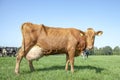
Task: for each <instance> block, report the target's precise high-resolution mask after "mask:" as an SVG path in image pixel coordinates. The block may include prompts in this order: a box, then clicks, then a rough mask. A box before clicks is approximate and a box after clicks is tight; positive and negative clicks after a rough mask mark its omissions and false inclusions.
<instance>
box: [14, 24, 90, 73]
mask: <svg viewBox="0 0 120 80" xmlns="http://www.w3.org/2000/svg"><path fill="white" fill-rule="evenodd" d="M21 30H22V34H23V42H22V48H21V49H20V51H19V53H18V56H17V58H16V68H15V73H16V74H18V72H19V66H20V62H21V60H22V58H23V57H25V56H26V54H27V53H28V51H29V50H30V49H31V48H32V47H33V46H35V45H37V46H39V47H41V48H43V49H44V50H43V54H44V55H51V54H61V53H65V54H66V67H65V69H66V70H67V69H68V63H69V62H70V64H71V71H72V72H73V71H74V56H79V55H80V54H81V53H82V51H84V50H85V49H86V47H87V44H88V43H87V42H86V41H87V40H86V39H87V38H86V36H85V35H86V33H85V32H83V31H81V30H78V29H75V28H53V27H48V26H45V25H43V24H41V25H37V24H32V23H24V24H23V25H22V28H21ZM80 34H82V35H83V36H82V35H80ZM29 63H30V65H32V62H29ZM32 67H33V65H32ZM30 69H31V66H30Z"/></svg>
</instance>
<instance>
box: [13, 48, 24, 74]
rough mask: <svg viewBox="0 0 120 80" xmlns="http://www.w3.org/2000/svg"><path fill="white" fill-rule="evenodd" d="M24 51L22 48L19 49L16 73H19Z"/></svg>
mask: <svg viewBox="0 0 120 80" xmlns="http://www.w3.org/2000/svg"><path fill="white" fill-rule="evenodd" d="M22 54H23V51H22V48H21V49H20V50H19V52H18V55H17V57H16V67H15V73H16V74H18V73H19V68H20V62H21V60H22V58H23V55H22Z"/></svg>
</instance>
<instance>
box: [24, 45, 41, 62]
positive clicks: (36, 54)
mask: <svg viewBox="0 0 120 80" xmlns="http://www.w3.org/2000/svg"><path fill="white" fill-rule="evenodd" d="M41 57H43V49H42V48H41V47H39V46H37V45H35V46H33V47H32V48H31V50H30V51H29V52H28V53H27V55H26V59H27V60H30V61H31V60H38V59H39V58H41Z"/></svg>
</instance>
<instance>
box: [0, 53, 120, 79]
mask: <svg viewBox="0 0 120 80" xmlns="http://www.w3.org/2000/svg"><path fill="white" fill-rule="evenodd" d="M33 64H34V67H35V71H34V72H30V70H29V66H28V63H27V61H26V60H25V59H23V60H22V62H21V67H20V75H15V73H14V68H15V57H0V80H120V56H89V58H88V59H86V60H83V58H82V57H76V58H75V65H74V69H75V72H74V73H71V72H70V70H69V71H67V72H66V71H65V70H64V67H65V55H56V56H45V57H43V58H41V59H39V61H34V63H33Z"/></svg>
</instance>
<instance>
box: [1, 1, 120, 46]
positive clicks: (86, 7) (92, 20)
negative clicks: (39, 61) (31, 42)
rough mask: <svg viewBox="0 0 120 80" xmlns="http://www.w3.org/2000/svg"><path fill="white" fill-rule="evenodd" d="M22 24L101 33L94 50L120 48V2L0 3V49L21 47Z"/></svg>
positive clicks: (96, 39) (96, 38) (97, 37)
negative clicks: (109, 47) (92, 30)
mask: <svg viewBox="0 0 120 80" xmlns="http://www.w3.org/2000/svg"><path fill="white" fill-rule="evenodd" d="M25 22H32V23H35V24H44V25H47V26H52V27H63V28H68V27H73V28H77V29H80V30H83V31H86V30H87V28H89V27H91V28H93V29H94V30H95V31H99V30H101V31H103V35H101V36H96V37H95V44H94V46H96V47H98V48H100V47H105V46H111V47H112V48H114V47H115V46H120V36H119V35H120V0H0V46H13V47H20V46H21V44H22V34H21V25H22V24H23V23H25Z"/></svg>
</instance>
